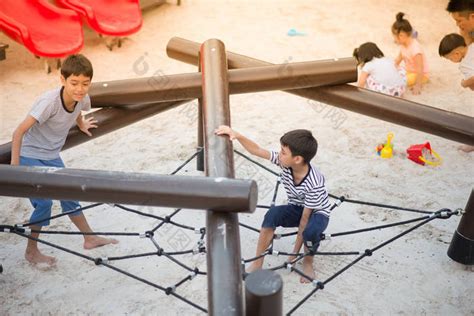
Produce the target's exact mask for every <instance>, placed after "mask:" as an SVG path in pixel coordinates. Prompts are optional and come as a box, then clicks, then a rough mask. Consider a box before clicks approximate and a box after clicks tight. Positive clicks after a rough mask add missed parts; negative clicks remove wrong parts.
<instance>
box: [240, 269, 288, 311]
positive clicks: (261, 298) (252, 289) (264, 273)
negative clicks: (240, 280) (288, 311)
mask: <svg viewBox="0 0 474 316" xmlns="http://www.w3.org/2000/svg"><path fill="white" fill-rule="evenodd" d="M245 315H247V316H266V315H272V316H281V315H283V281H282V279H281V277H280V275H279V274H277V273H276V272H275V271H271V270H257V271H255V272H252V273H250V274H249V275H248V276H247V278H246V279H245Z"/></svg>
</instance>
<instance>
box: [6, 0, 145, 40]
mask: <svg viewBox="0 0 474 316" xmlns="http://www.w3.org/2000/svg"><path fill="white" fill-rule="evenodd" d="M2 1H3V0H2ZM56 3H57V4H58V5H61V6H63V7H65V8H68V9H72V10H74V11H76V12H77V13H79V14H80V15H81V16H82V17H83V18H85V19H86V21H87V24H88V25H89V26H90V27H91V28H92V29H93V30H95V31H96V32H98V33H100V34H104V35H111V36H126V35H130V34H133V33H135V32H137V31H138V30H139V29H140V28H141V26H142V23H143V19H142V12H141V10H140V3H139V0H56Z"/></svg>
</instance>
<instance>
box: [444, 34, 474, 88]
mask: <svg viewBox="0 0 474 316" xmlns="http://www.w3.org/2000/svg"><path fill="white" fill-rule="evenodd" d="M439 55H440V56H442V57H444V58H446V59H449V60H450V61H452V62H453V63H459V70H460V71H461V73H462V74H463V76H464V79H463V80H462V81H461V86H462V87H463V88H469V89H471V90H474V43H471V44H470V45H469V46H467V45H466V42H465V40H464V37H462V36H461V35H459V34H456V33H451V34H448V35H446V36H445V37H443V39H442V40H441V42H440V44H439Z"/></svg>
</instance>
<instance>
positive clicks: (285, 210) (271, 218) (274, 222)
mask: <svg viewBox="0 0 474 316" xmlns="http://www.w3.org/2000/svg"><path fill="white" fill-rule="evenodd" d="M303 209H304V207H303V206H298V205H293V204H287V205H279V206H273V207H271V208H270V209H269V210H268V212H267V213H266V214H265V218H264V219H263V223H262V227H264V228H273V229H275V228H276V227H298V226H299V225H300V220H301V215H303ZM328 223H329V217H327V216H326V215H323V214H321V213H317V212H316V213H312V214H311V216H310V217H309V220H308V223H307V224H306V228H305V229H304V231H303V240H304V242H305V245H306V246H307V247H308V248H309V249H312V250H313V251H316V250H317V249H318V247H319V242H320V241H321V235H322V233H323V232H324V231H325V230H326V228H327V227H328Z"/></svg>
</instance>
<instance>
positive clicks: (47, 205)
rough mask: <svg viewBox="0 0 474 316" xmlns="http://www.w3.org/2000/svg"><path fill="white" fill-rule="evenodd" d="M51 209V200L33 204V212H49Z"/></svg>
mask: <svg viewBox="0 0 474 316" xmlns="http://www.w3.org/2000/svg"><path fill="white" fill-rule="evenodd" d="M52 207H53V201H52V200H39V201H36V203H35V210H39V211H49V212H51V208H52Z"/></svg>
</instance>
